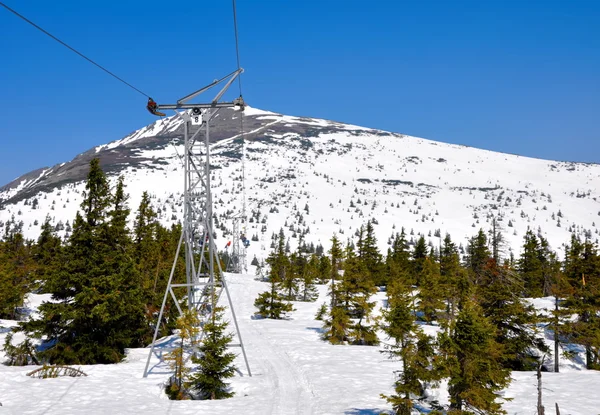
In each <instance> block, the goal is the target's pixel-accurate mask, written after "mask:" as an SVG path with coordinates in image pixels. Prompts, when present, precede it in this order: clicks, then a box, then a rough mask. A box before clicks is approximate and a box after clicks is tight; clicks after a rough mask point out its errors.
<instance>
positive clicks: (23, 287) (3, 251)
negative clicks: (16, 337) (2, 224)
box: [0, 222, 35, 320]
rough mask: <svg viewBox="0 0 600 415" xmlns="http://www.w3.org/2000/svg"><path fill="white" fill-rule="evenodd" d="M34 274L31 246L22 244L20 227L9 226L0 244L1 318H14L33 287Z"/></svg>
mask: <svg viewBox="0 0 600 415" xmlns="http://www.w3.org/2000/svg"><path fill="white" fill-rule="evenodd" d="M33 271H34V262H33V260H32V245H31V242H29V241H26V240H25V238H24V237H23V234H22V231H21V228H20V227H19V226H13V223H12V222H8V223H7V224H6V228H5V233H4V237H3V239H2V240H0V318H7V319H11V320H14V319H15V318H16V317H17V307H20V306H22V305H23V300H24V298H25V295H26V294H27V293H28V292H30V291H31V290H32V288H33V287H34V286H35V284H34V282H35V281H34V279H33V276H34V273H33Z"/></svg>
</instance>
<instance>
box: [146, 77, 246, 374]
mask: <svg viewBox="0 0 600 415" xmlns="http://www.w3.org/2000/svg"><path fill="white" fill-rule="evenodd" d="M242 72H243V69H241V68H240V69H238V70H236V71H234V72H232V73H231V74H229V75H227V76H225V77H223V78H221V79H219V80H216V81H214V82H213V83H211V84H210V85H208V86H206V87H204V88H202V89H200V90H198V91H196V92H194V93H192V94H190V95H188V96H186V97H184V98H182V99H180V100H179V101H177V104H174V105H159V106H158V109H172V110H175V111H177V110H185V111H183V112H178V114H179V116H180V117H181V118H182V119H183V121H184V147H185V148H184V155H183V164H184V193H183V197H184V201H183V206H184V208H183V226H182V233H181V237H180V239H179V244H178V246H177V252H176V254H175V259H174V261H173V266H172V268H171V274H170V276H169V281H168V284H167V288H166V290H165V294H164V297H163V302H162V306H161V309H160V313H159V316H158V322H157V324H156V329H155V331H154V337H153V339H152V346H151V348H150V352H149V354H148V360H147V362H146V367H145V369H144V377H146V376H147V375H148V368H149V365H150V359H151V358H152V354H153V353H154V347H155V344H156V340H157V337H158V331H159V328H160V323H161V321H162V318H163V315H164V310H165V305H166V302H167V298H168V296H169V295H170V296H171V297H172V299H173V301H174V302H175V306H176V307H177V309H178V311H179V313H180V314H183V310H182V309H181V307H180V305H179V301H180V300H186V302H187V307H188V309H190V310H196V312H197V313H198V316H199V317H200V327H199V328H200V335H199V338H198V339H196V340H197V341H201V340H202V337H203V335H204V333H203V332H202V327H203V325H204V322H206V321H208V320H209V319H210V318H211V317H212V313H213V312H214V310H213V307H212V304H213V301H212V298H213V295H214V296H215V297H216V298H217V299H219V298H220V297H221V294H222V293H223V292H225V294H226V297H227V300H228V303H229V308H230V311H231V315H232V319H233V323H234V325H235V330H236V335H237V338H238V340H239V343H238V344H235V345H231V346H239V347H241V349H242V354H243V356H244V361H245V363H246V368H247V370H248V374H249V375H250V376H252V374H251V372H250V366H249V364H248V359H247V357H246V351H245V349H244V344H243V342H242V336H241V334H240V330H239V326H238V323H237V319H236V315H235V310H234V306H233V302H232V300H231V296H230V295H229V289H228V287H227V282H226V277H225V274H224V273H223V270H222V269H221V262H220V260H219V257H218V252H217V248H216V245H215V241H214V235H215V233H214V230H213V210H212V207H213V204H212V194H211V183H210V180H211V177H210V145H209V144H210V127H209V124H210V121H211V120H212V118H213V117H214V116H215V114H216V113H217V112H218V111H219V109H220V108H234V107H240V109H241V110H243V108H244V102H243V100H242V98H241V97H240V98H238V99H236V100H234V101H233V102H219V100H220V99H221V97H222V96H223V94H224V93H225V92H226V91H227V89H228V88H229V86H230V85H231V84H232V83H233V81H234V80H235V79H236V78H237V77H238V76H239V75H240V74H241V73H242ZM224 81H226V83H225V85H224V86H223V87H222V88H221V90H220V91H219V93H218V94H217V95H216V97H215V98H214V99H213V100H212V102H210V103H208V104H188V103H187V102H188V101H189V100H191V99H193V98H194V97H196V96H198V95H199V94H201V93H202V92H205V91H206V90H208V89H210V88H212V87H213V86H215V85H217V84H219V83H221V82H224ZM191 125H199V128H198V129H197V130H196V131H195V132H194V133H193V134H191V135H190V130H191ZM201 132H203V133H204V134H203V137H201V136H202V134H200V133H201ZM202 138H203V139H202ZM182 247H183V249H184V254H185V269H186V282H185V283H183V284H175V283H173V275H174V273H175V268H176V264H177V261H178V258H179V254H180V250H181V249H182ZM217 276H219V278H216V277H217ZM176 287H185V288H186V292H187V295H186V297H185V298H182V299H180V300H178V299H177V297H176V295H175V293H174V291H173V288H176Z"/></svg>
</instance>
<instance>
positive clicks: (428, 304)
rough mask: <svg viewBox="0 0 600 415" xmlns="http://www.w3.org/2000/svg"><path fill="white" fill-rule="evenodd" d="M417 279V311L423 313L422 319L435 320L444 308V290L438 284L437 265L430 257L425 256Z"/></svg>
mask: <svg viewBox="0 0 600 415" xmlns="http://www.w3.org/2000/svg"><path fill="white" fill-rule="evenodd" d="M419 281H420V282H421V285H420V290H419V294H418V298H419V300H420V301H419V311H421V312H422V313H423V320H424V321H426V322H428V323H431V322H433V321H434V320H437V318H438V315H439V313H440V311H441V310H443V309H444V302H443V296H444V292H443V290H442V287H441V284H440V273H439V268H438V265H437V264H436V263H435V261H434V260H433V259H431V258H430V257H427V258H425V261H424V262H423V268H422V269H421V273H420V274H419Z"/></svg>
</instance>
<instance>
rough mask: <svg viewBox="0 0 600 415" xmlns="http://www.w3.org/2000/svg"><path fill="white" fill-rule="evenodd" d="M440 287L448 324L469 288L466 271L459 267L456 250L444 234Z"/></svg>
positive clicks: (448, 237) (458, 257) (454, 316)
mask: <svg viewBox="0 0 600 415" xmlns="http://www.w3.org/2000/svg"><path fill="white" fill-rule="evenodd" d="M440 286H441V289H442V292H443V296H444V299H445V301H446V315H445V319H446V320H447V322H448V324H450V323H451V322H453V321H454V320H455V318H456V314H457V312H458V310H460V309H461V305H462V303H464V301H465V299H466V298H467V296H468V293H469V292H470V290H471V286H470V281H469V278H468V277H467V273H466V270H465V269H464V268H463V267H462V266H461V265H460V256H459V254H458V249H457V247H456V245H455V244H454V243H453V242H452V239H451V238H450V235H449V234H446V237H445V238H444V244H443V246H442V249H441V251H440ZM446 327H448V325H447V326H446Z"/></svg>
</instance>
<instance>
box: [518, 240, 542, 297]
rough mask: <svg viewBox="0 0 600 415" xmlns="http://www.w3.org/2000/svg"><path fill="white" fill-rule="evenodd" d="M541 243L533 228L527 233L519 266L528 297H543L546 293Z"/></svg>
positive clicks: (525, 293)
mask: <svg viewBox="0 0 600 415" xmlns="http://www.w3.org/2000/svg"><path fill="white" fill-rule="evenodd" d="M539 254H540V244H539V242H538V240H537V237H536V236H535V234H534V233H533V232H532V231H531V229H527V232H526V233H525V243H524V244H523V252H522V253H521V257H520V258H519V260H518V261H517V267H518V270H519V273H520V274H521V278H522V279H523V282H524V285H525V292H524V293H523V294H524V295H525V296H526V297H541V296H542V295H543V293H544V274H543V272H542V262H541V260H540V255H539Z"/></svg>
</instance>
